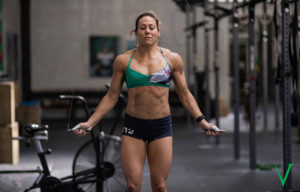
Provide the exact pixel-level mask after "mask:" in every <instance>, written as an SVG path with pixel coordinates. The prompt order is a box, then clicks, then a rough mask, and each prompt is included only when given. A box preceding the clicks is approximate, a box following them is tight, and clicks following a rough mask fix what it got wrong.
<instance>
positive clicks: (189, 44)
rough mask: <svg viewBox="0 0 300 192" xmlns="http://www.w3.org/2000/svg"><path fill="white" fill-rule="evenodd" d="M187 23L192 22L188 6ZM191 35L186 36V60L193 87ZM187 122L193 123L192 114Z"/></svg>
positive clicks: (188, 77)
mask: <svg viewBox="0 0 300 192" xmlns="http://www.w3.org/2000/svg"><path fill="white" fill-rule="evenodd" d="M186 10H187V11H186V12H185V13H186V23H187V27H188V26H190V25H191V23H190V12H189V9H187V8H186ZM190 39H191V35H190V34H187V36H186V47H187V49H186V62H187V82H188V87H189V88H191V59H190V56H191V43H190ZM187 122H188V124H189V125H191V124H192V117H191V116H190V115H187Z"/></svg>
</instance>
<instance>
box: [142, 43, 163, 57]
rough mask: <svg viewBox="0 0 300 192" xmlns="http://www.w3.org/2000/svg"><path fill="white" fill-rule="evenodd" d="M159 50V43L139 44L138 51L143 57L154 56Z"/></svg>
mask: <svg viewBox="0 0 300 192" xmlns="http://www.w3.org/2000/svg"><path fill="white" fill-rule="evenodd" d="M157 51H159V47H158V45H157V44H155V45H147V46H146V45H139V46H138V48H137V52H138V53H139V55H140V56H142V57H149V58H154V57H155V56H156V54H157Z"/></svg>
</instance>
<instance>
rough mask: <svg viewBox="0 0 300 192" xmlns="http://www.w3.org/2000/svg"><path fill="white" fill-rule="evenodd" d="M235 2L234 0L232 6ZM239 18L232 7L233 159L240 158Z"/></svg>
mask: <svg viewBox="0 0 300 192" xmlns="http://www.w3.org/2000/svg"><path fill="white" fill-rule="evenodd" d="M236 4H237V0H234V3H233V7H235V6H236ZM238 35H239V20H238V13H237V9H236V8H234V9H233V65H234V91H233V92H234V159H239V158H240V121H239V113H240V86H239V83H240V74H239V37H238Z"/></svg>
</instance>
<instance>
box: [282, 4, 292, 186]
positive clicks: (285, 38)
mask: <svg viewBox="0 0 300 192" xmlns="http://www.w3.org/2000/svg"><path fill="white" fill-rule="evenodd" d="M281 12H282V64H283V66H282V74H283V84H282V88H283V91H282V93H283V157H284V158H283V170H284V173H286V172H287V169H288V166H289V164H290V163H291V162H292V153H291V64H290V56H289V35H290V31H289V25H290V8H289V0H282V1H281ZM291 178H292V172H290V173H289V175H288V177H287V180H286V183H285V185H284V187H283V191H284V192H289V191H290V190H291V189H292V179H291Z"/></svg>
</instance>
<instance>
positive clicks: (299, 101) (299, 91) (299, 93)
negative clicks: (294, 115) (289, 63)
mask: <svg viewBox="0 0 300 192" xmlns="http://www.w3.org/2000/svg"><path fill="white" fill-rule="evenodd" d="M299 11H300V1H295V13H294V14H296V17H297V23H296V26H297V31H298V34H297V36H298V42H296V43H297V44H298V47H297V49H298V50H295V51H296V52H297V53H295V54H298V56H299V57H298V63H297V65H298V67H297V68H298V70H297V77H298V78H297V97H296V98H297V112H298V140H300V13H299Z"/></svg>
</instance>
